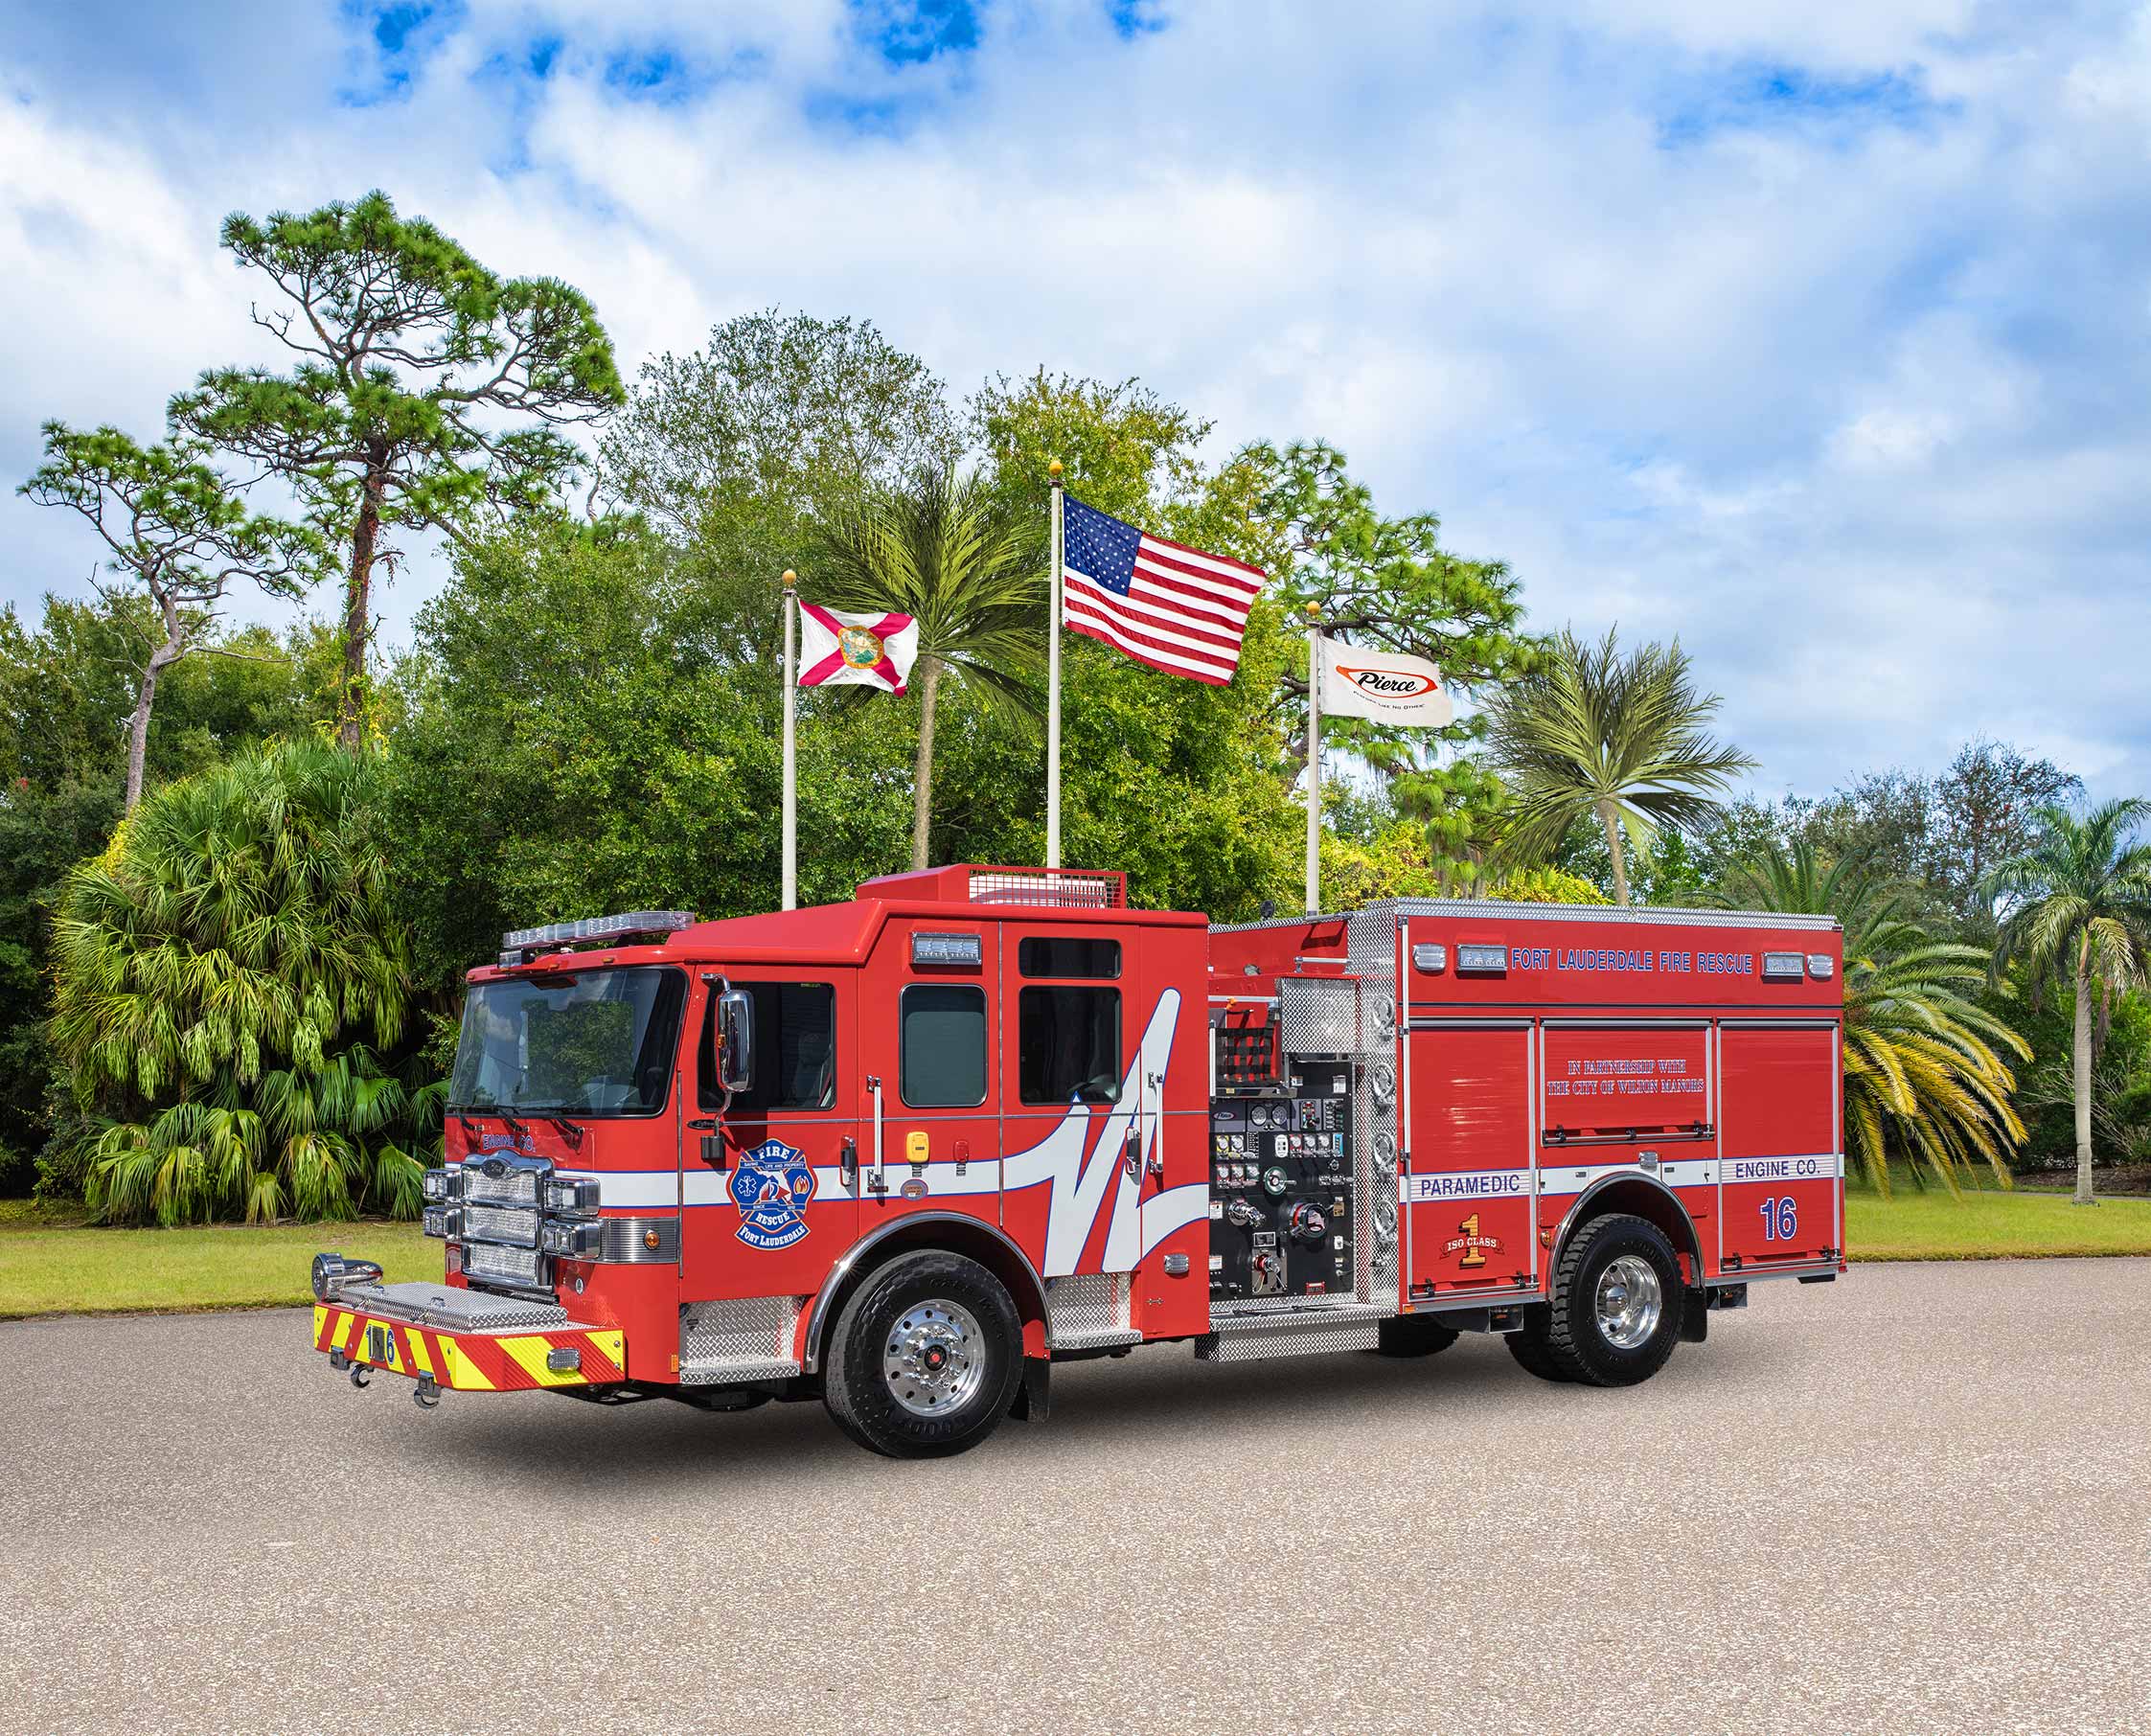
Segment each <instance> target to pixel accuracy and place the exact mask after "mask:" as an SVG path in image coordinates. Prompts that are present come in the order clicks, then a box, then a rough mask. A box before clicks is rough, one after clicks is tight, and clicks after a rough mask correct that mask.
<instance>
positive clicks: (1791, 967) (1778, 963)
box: [1763, 952, 1806, 983]
mask: <svg viewBox="0 0 2151 1736" xmlns="http://www.w3.org/2000/svg"><path fill="white" fill-rule="evenodd" d="M1805 963H1806V961H1805V960H1804V959H1802V958H1801V957H1800V955H1799V954H1798V953H1797V952H1766V953H1764V954H1763V981H1765V982H1766V983H1796V982H1798V981H1799V980H1800V978H1801V976H1802V975H1804V974H1805V971H1803V969H1802V967H1803V966H1804V965H1805Z"/></svg>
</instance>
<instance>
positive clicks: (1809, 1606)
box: [0, 1260, 2151, 1736]
mask: <svg viewBox="0 0 2151 1736" xmlns="http://www.w3.org/2000/svg"><path fill="white" fill-rule="evenodd" d="M1754 1297H1755V1301H1754V1306H1753V1307H1752V1308H1751V1309H1750V1310H1748V1311H1747V1312H1746V1313H1736V1314H1731V1315H1724V1316H1719V1317H1718V1318H1716V1319H1715V1320H1714V1321H1713V1325H1712V1332H1711V1339H1710V1342H1709V1343H1707V1344H1705V1345H1702V1346H1695V1345H1683V1346H1682V1348H1681V1350H1680V1351H1679V1352H1678V1353H1677V1354H1676V1356H1675V1357H1674V1359H1673V1362H1672V1364H1671V1365H1670V1366H1669V1367H1668V1368H1667V1369H1666V1371H1665V1372H1664V1373H1663V1374H1661V1375H1660V1376H1659V1378H1658V1379H1657V1380H1655V1381H1653V1382H1649V1383H1648V1384H1646V1385H1643V1386H1641V1387H1637V1388H1634V1389H1631V1390H1627V1391H1620V1392H1600V1391H1592V1390H1585V1389H1581V1388H1576V1387H1557V1386H1549V1385H1545V1384H1543V1383H1541V1382H1537V1381H1534V1380H1532V1379H1530V1378H1529V1377H1528V1376H1526V1375H1524V1374H1523V1373H1522V1371H1521V1370H1520V1369H1518V1368H1516V1367H1515V1366H1514V1365H1513V1364H1512V1363H1511V1362H1510V1360H1509V1358H1508V1355H1507V1353H1506V1352H1505V1350H1504V1349H1503V1347H1502V1345H1501V1343H1500V1342H1499V1339H1493V1338H1476V1337H1467V1338H1466V1339H1464V1340H1463V1341H1462V1342H1461V1343H1459V1344H1458V1345H1456V1346H1455V1347H1454V1348H1453V1350H1451V1351H1449V1352H1447V1353H1445V1354H1443V1355H1441V1356H1439V1357H1436V1358H1434V1359H1431V1360H1429V1361H1424V1362H1393V1361H1385V1360H1383V1359H1378V1358H1375V1357H1371V1356H1365V1355H1348V1356H1341V1357H1319V1358H1309V1359H1300V1360H1290V1361H1277V1362H1261V1363H1247V1364H1236V1365H1228V1366H1224V1367H1213V1366H1211V1365H1209V1364H1204V1363H1198V1362H1196V1361H1195V1360H1194V1359H1193V1358H1192V1356H1191V1354H1190V1352H1189V1351H1188V1349H1187V1348H1186V1347H1184V1346H1181V1347H1170V1348H1169V1347H1160V1348H1156V1349H1151V1350H1145V1351H1140V1352H1138V1353H1136V1354H1135V1355H1133V1356H1132V1357H1130V1358H1127V1359H1122V1360H1117V1361H1106V1362H1092V1363H1083V1364H1078V1365H1074V1366H1068V1367H1064V1368H1062V1369H1060V1370H1057V1371H1056V1374H1055V1381H1054V1415H1053V1417H1052V1419H1051V1421H1050V1422H1048V1423H1045V1424H1043V1425H1025V1424H1019V1423H1011V1424H1008V1425H1006V1426H1004V1427H1003V1428H1002V1429H1001V1431H1000V1432H999V1434H997V1435H996V1436H995V1438H994V1439H993V1440H992V1441H990V1442H988V1443H987V1444H986V1445H985V1446H984V1447H982V1448H981V1449H979V1450H976V1451H974V1452H972V1453H970V1454H968V1455H966V1456H963V1457H960V1458H956V1459H950V1460H944V1461H938V1462H934V1463H928V1464H917V1465H900V1464H896V1463H893V1462H890V1461H888V1460H883V1459H878V1458H875V1457H872V1456H870V1455H869V1454H867V1453H864V1452H862V1451H860V1450H858V1449H857V1448H855V1447H853V1446H851V1445H849V1444H848V1443H847V1442H845V1441H844V1440H843V1439H842V1438H841V1437H839V1436H838V1435H837V1434H836V1432H835V1429H834V1428H832V1427H831V1425H830V1424H829V1422H828V1420H827V1418H826V1417H825V1416H824V1415H823V1413H822V1411H821V1409H820V1407H819V1406H818V1405H768V1406H766V1407H764V1408H762V1409H760V1410H757V1411H753V1412H748V1413H744V1414H739V1415H732V1416H707V1415H703V1414H700V1413H698V1412H696V1411H693V1410H689V1409H687V1408H686V1407H684V1406H681V1405H672V1404H651V1405H635V1406H631V1407H628V1408H624V1409H620V1410H615V1411H605V1410H600V1409H597V1408H595V1407H591V1406H584V1405H577V1404H573V1403H571V1402H569V1401H567V1400H563V1399H561V1398H558V1397H554V1396H548V1395H544V1394H528V1395H509V1396H490V1395H484V1394H460V1393H451V1394H449V1395H447V1397H446V1400H445V1402H444V1403H443V1405H442V1406H441V1408H440V1409H439V1410H438V1411H436V1412H434V1413H433V1414H431V1415H426V1414H423V1413H422V1412H421V1411H420V1410H419V1409H418V1408H417V1407H416V1406H415V1405H413V1404H412V1403H411V1402H410V1398H409V1396H408V1394H409V1386H408V1383H407V1382H402V1381H400V1380H398V1379H396V1378H394V1377H391V1376H380V1377H378V1378H377V1379H376V1382H375V1384H374V1385H373V1387H372V1388H371V1389H369V1390H368V1391H366V1392H363V1393H360V1392H355V1391H354V1390H353V1389H352V1388H351V1386H350V1385H349V1384H348V1383H346V1382H345V1381H344V1380H343V1379H341V1378H340V1377H338V1376H336V1375H333V1374H332V1373H331V1372H330V1370H329V1368H328V1365H327V1363H326V1361H325V1360H324V1359H322V1358H320V1357H318V1356H315V1355H314V1354H313V1353H312V1352H311V1350H310V1349H309V1345H308V1329H309V1317H308V1316H307V1315H306V1314H305V1313H255V1314H224V1315H193V1316H173V1317H158V1318H134V1319H126V1320H110V1319H107V1320H76V1321H32V1322H23V1323H17V1324H12V1325H7V1326H0V1521H4V1524H5V1533H4V1536H5V1544H6V1546H5V1550H4V1559H0V1657H5V1659H6V1660H7V1661H6V1666H5V1674H4V1676H0V1731H7V1732H24V1733H25V1736H30V1733H34V1736H59V1733H61V1732H68V1731H98V1732H105V1731H126V1732H129V1733H131V1736H164V1733H167V1732H170V1733H172V1736H181V1733H191V1732H197V1731H198V1732H217V1736H223V1733H225V1732H272V1733H281V1732H286V1731H289V1732H298V1731H326V1732H339V1731H353V1732H357V1731H365V1732H378V1733H384V1736H395V1733H398V1732H405V1731H409V1732H420V1731H423V1732H429V1733H430V1732H434V1731H446V1730H456V1731H463V1730H474V1731H475V1730H482V1731H488V1732H515V1733H516V1736H544V1733H547V1732H554V1731H561V1732H566V1731H577V1732H599V1731H616V1730H617V1731H640V1730H650V1731H665V1732H686V1731H768V1732H778V1731H790V1730H811V1731H823V1730H840V1731H845V1732H851V1733H856V1736H896V1733H900V1732H910V1731H921V1732H928V1731H930V1732H936V1733H946V1732H956V1731H973V1730H978V1731H984V1730H992V1731H1030V1730H1040V1731H1047V1730H1050V1731H1068V1730H1073V1729H1089V1728H1095V1729H1110V1730H1115V1731H1145V1732H1147V1731H1167V1732H1174V1731H1185V1732H1211V1731H1219V1732H1224V1731H1230V1732H1233V1733H1235V1736H1250V1733H1252V1736H1285V1733H1287V1732H1295V1731H1308V1732H1324V1733H1327V1732H1335V1731H1359V1730H1383V1731H1386V1730H1410V1731H1415V1732H1431V1733H1440V1732H1449V1731H1458V1732H1464V1731H1469V1732H1503V1731H1522V1730H1527V1729H1528V1730H1534V1731H1598V1730H1609V1731H1622V1732H1631V1731H1634V1732H1659V1731H1674V1730H1679V1731H1682V1732H1699V1733H1702V1736H1710V1733H1712V1732H1721V1731H1723V1732H1741V1733H1743V1736H1760V1733H1766V1732H1774V1731H1797V1732H1799V1733H1800V1736H1817V1733H1819V1732H1852V1731H1889V1732H1899V1731H1902V1732H1929V1731H1948V1732H1973V1731H1989V1730H1991V1731H2008V1732H2012V1733H2014V1736H2023V1733H2029V1732H2039V1733H2045V1732H2095V1733H2097V1736H2118V1733H2126V1732H2134V1731H2144V1730H2151V1638H2147V1636H2151V1261H2132V1260H2099V1261H2046V1262H2036V1263H2023V1264H1997V1265H1965V1266H1928V1267H1895V1268H1872V1267H1870V1268H1862V1269H1859V1270H1856V1271H1855V1272H1854V1273H1853V1274H1852V1275H1851V1276H1850V1277H1849V1278H1848V1279H1846V1280H1844V1281H1842V1282H1840V1283H1838V1284H1836V1285H1831V1286H1819V1287H1814V1288H1801V1287H1799V1286H1796V1285H1789V1284H1777V1285H1758V1286H1756V1287H1755V1291H1754Z"/></svg>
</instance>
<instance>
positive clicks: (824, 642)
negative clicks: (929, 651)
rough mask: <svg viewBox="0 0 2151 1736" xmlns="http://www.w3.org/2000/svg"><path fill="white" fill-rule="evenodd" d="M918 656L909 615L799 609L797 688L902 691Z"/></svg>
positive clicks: (915, 629)
mask: <svg viewBox="0 0 2151 1736" xmlns="http://www.w3.org/2000/svg"><path fill="white" fill-rule="evenodd" d="M918 654H919V624H918V622H917V621H916V620H914V619H913V618H912V617H911V616H909V615H861V614H854V613H851V612H850V611H849V610H846V609H840V608H816V607H815V606H814V605H812V603H802V604H800V605H799V685H800V686H801V687H843V686H847V685H849V686H853V687H879V688H881V689H882V690H883V691H884V692H886V693H892V694H900V693H902V692H903V691H904V679H905V677H906V676H908V675H909V674H911V665H912V662H913V661H914V660H915V659H916V658H917V656H918Z"/></svg>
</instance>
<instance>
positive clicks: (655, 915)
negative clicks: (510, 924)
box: [500, 910, 695, 951]
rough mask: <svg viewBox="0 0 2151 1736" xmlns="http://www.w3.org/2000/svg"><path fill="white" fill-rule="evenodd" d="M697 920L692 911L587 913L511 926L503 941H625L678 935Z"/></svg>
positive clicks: (514, 945) (509, 944)
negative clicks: (639, 936)
mask: <svg viewBox="0 0 2151 1736" xmlns="http://www.w3.org/2000/svg"><path fill="white" fill-rule="evenodd" d="M694 920H695V913H694V912H693V911H692V910H625V911H622V912H621V913H620V914H619V915H617V916H585V917H584V918H582V919H581V920H579V921H577V922H572V923H547V924H545V925H543V926H542V927H538V928H511V929H509V930H508V932H507V933H506V934H504V935H502V936H501V937H500V944H501V945H502V946H503V947H504V948H510V949H511V950H514V951H521V950H522V949H524V948H528V947H561V946H571V945H573V944H574V943H575V942H576V941H598V940H625V939H626V938H627V937H628V936H629V935H634V934H675V933H677V932H678V931H679V930H680V929H682V928H685V927H687V926H688V925H690V924H692V923H693V922H694Z"/></svg>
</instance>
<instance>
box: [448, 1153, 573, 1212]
mask: <svg viewBox="0 0 2151 1736" xmlns="http://www.w3.org/2000/svg"><path fill="white" fill-rule="evenodd" d="M552 1173H553V1166H552V1165H551V1164H550V1163H548V1162H547V1161H546V1160H545V1159H544V1158H542V1157H524V1156H520V1155H517V1154H512V1153H501V1152H495V1153H493V1154H491V1155H490V1156H487V1157H483V1158H469V1159H466V1160H465V1162H464V1166H463V1197H464V1199H465V1200H466V1201H467V1202H469V1203H473V1204H476V1203H483V1204H486V1205H533V1206H534V1205H536V1204H537V1203H538V1187H539V1185H540V1184H541V1183H542V1182H543V1180H544V1178H545V1177H546V1176H549V1175H551V1174H552Z"/></svg>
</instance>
